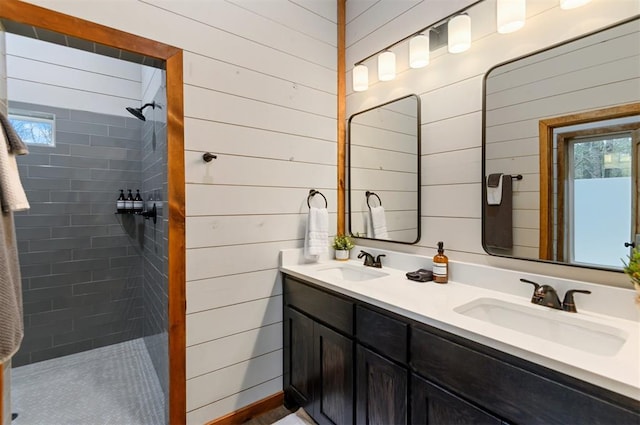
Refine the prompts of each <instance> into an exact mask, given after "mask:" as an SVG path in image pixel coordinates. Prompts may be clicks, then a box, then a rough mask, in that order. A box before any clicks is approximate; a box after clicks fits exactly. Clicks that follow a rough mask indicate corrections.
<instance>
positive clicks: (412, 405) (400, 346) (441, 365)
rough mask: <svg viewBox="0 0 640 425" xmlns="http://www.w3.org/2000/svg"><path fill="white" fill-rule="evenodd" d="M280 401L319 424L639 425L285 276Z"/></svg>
mask: <svg viewBox="0 0 640 425" xmlns="http://www.w3.org/2000/svg"><path fill="white" fill-rule="evenodd" d="M284 303H285V306H284V320H285V322H284V392H285V404H287V405H288V406H301V407H305V409H306V410H307V411H308V412H309V413H310V414H311V415H312V416H313V418H314V419H315V420H316V421H317V422H318V423H319V424H338V425H343V424H344V425H348V424H352V423H357V424H367V425H389V424H393V425H400V424H429V425H439V424H442V425H450V424H451V425H457V424H495V425H499V424H506V423H509V424H603V425H605V424H606V425H614V424H625V425H627V424H628V425H640V402H638V401H637V400H632V399H630V398H628V397H624V396H622V395H620V394H617V393H614V392H611V391H608V390H605V389H602V388H599V387H596V386H594V385H592V384H589V383H587V382H584V381H581V380H578V379H576V378H573V377H570V376H567V375H564V374H562V373H559V372H556V371H553V370H550V369H547V368H545V367H542V366H540V365H537V364H534V363H531V362H529V361H526V360H524V359H521V358H519V357H514V356H511V355H508V354H506V353H503V352H501V351H498V350H495V349H493V348H490V347H487V346H485V345H482V344H479V343H475V342H473V341H469V340H467V339H465V338H462V337H459V336H457V335H452V334H450V333H447V332H444V331H442V330H439V329H436V328H433V327H431V326H428V325H425V324H423V323H418V322H415V321H413V320H411V319H408V318H406V317H404V316H400V315H398V314H395V313H391V312H387V311H386V310H384V309H381V308H378V307H374V306H371V305H369V304H366V303H363V302H361V301H357V300H354V299H350V298H348V297H346V296H343V295H341V294H337V293H333V292H332V291H329V290H326V289H324V288H320V287H317V286H315V285H313V284H308V283H305V282H303V281H301V280H299V279H296V278H292V277H290V276H286V275H285V278H284Z"/></svg>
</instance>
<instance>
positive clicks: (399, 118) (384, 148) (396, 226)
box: [347, 94, 420, 244]
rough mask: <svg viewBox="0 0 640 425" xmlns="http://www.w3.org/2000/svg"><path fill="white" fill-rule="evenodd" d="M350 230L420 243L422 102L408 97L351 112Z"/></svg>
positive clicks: (380, 237)
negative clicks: (354, 112)
mask: <svg viewBox="0 0 640 425" xmlns="http://www.w3.org/2000/svg"><path fill="white" fill-rule="evenodd" d="M348 136H349V137H348V142H347V143H348V144H347V156H348V158H347V159H348V162H347V173H348V174H347V179H348V180H347V184H348V187H347V195H348V222H349V232H350V233H351V234H352V235H353V236H356V237H361V238H366V239H378V240H387V241H393V242H399V243H406V244H413V243H416V242H418V240H420V98H419V97H418V96H417V95H415V94H412V95H408V96H404V97H401V98H399V99H395V100H392V101H390V102H387V103H384V104H382V105H378V106H376V107H373V108H370V109H367V110H365V111H362V112H358V113H356V114H353V115H352V116H351V117H350V118H349V122H348Z"/></svg>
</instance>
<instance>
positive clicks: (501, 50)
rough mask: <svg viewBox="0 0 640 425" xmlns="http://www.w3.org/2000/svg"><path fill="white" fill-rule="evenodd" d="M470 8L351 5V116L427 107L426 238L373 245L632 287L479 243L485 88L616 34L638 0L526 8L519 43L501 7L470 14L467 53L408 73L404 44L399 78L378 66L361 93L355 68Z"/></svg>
mask: <svg viewBox="0 0 640 425" xmlns="http://www.w3.org/2000/svg"><path fill="white" fill-rule="evenodd" d="M471 3H473V1H472V0H458V1H442V0H407V1H402V2H397V1H394V0H380V1H374V0H349V1H348V2H347V40H346V42H347V53H346V57H347V116H350V115H351V114H353V113H356V112H358V111H362V110H364V109H367V108H370V107H373V106H375V105H376V104H380V103H383V102H386V101H389V100H392V99H395V98H398V97H401V96H404V95H407V94H410V93H416V94H418V95H419V96H420V98H421V101H422V123H421V124H422V126H421V127H422V128H421V131H422V154H423V156H422V187H421V190H422V239H421V241H420V242H419V243H418V244H417V245H413V246H399V245H389V244H382V243H372V242H367V243H368V244H371V245H373V246H377V247H380V248H382V249H384V248H387V249H397V250H402V251H408V252H414V253H419V254H424V255H425V265H428V263H429V260H430V258H431V257H432V256H433V255H434V254H435V246H436V243H437V241H439V240H442V241H444V242H445V248H446V252H447V253H448V255H449V257H450V258H452V259H454V260H456V259H457V260H463V261H470V262H474V263H480V264H491V265H496V266H501V267H506V268H511V269H518V270H523V271H525V270H526V271H534V272H540V273H547V274H553V275H558V276H572V277H574V278H578V279H584V280H587V281H599V282H607V283H610V284H617V285H625V284H626V280H625V279H624V277H623V276H622V274H621V273H610V272H598V271H595V272H594V271H593V270H580V269H578V268H570V267H562V266H555V265H548V264H539V263H533V262H528V261H519V260H511V259H503V258H498V257H490V256H488V255H486V254H485V253H484V250H483V248H482V243H481V181H482V178H481V146H482V122H481V121H482V96H483V94H482V84H483V77H484V74H485V73H486V72H487V71H488V70H489V69H490V68H491V67H493V66H494V65H496V64H498V63H502V62H505V61H508V60H510V59H513V58H516V57H519V56H522V55H525V54H528V53H531V52H533V51H536V50H539V49H542V48H544V47H547V46H549V45H552V44H556V43H559V42H561V41H563V40H567V39H570V38H573V37H576V36H579V35H581V34H584V33H586V32H591V31H594V30H596V29H599V28H602V27H605V26H608V25H611V24H613V23H615V22H618V21H620V20H623V19H625V18H628V17H631V16H634V15H636V14H638V13H640V3H639V2H638V1H636V0H592V1H591V3H589V4H587V5H585V6H583V7H581V8H578V9H573V10H567V11H564V10H561V9H560V8H559V4H558V3H559V2H558V1H557V0H529V1H527V22H526V25H525V27H524V28H522V29H521V30H519V31H517V32H515V33H512V34H505V35H503V34H497V33H496V32H495V25H496V23H495V7H496V1H495V0H486V1H484V2H482V3H480V4H478V5H476V6H474V7H473V8H471V9H470V10H469V15H470V16H471V21H472V24H471V26H472V40H473V42H472V45H471V48H470V50H468V51H466V52H464V53H460V54H449V53H447V52H446V47H444V48H440V49H438V50H436V51H434V52H432V54H431V63H430V64H429V65H428V66H427V67H425V68H422V69H409V68H408V64H407V62H408V59H407V56H408V52H407V51H408V47H407V43H403V44H400V45H399V46H397V47H395V48H393V49H392V50H393V51H394V52H395V53H396V55H397V64H398V75H397V77H396V79H395V80H393V81H390V82H379V81H377V76H376V63H375V57H374V58H372V59H370V60H368V61H367V62H366V63H365V65H367V66H368V67H369V81H370V85H369V90H367V91H365V92H360V93H354V92H353V91H352V89H351V70H352V68H353V64H354V62H357V61H359V60H361V59H362V58H364V57H366V56H369V55H370V54H372V53H375V52H376V51H378V50H380V49H383V48H384V47H386V46H387V45H389V44H391V43H393V42H395V41H397V40H400V39H402V38H404V37H405V36H407V35H409V34H411V33H412V32H414V31H418V30H419V29H421V28H423V27H425V26H428V25H430V24H432V23H435V22H438V21H439V20H441V19H442V18H444V17H446V16H447V15H449V14H451V13H453V12H455V11H456V10H459V9H460V8H462V7H464V6H466V5H469V4H471Z"/></svg>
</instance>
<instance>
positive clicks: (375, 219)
mask: <svg viewBox="0 0 640 425" xmlns="http://www.w3.org/2000/svg"><path fill="white" fill-rule="evenodd" d="M369 210H370V211H371V225H372V227H373V237H374V238H376V239H389V234H388V233H387V217H386V214H385V212H384V207H382V206H379V207H371V208H369Z"/></svg>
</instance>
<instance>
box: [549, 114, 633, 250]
mask: <svg viewBox="0 0 640 425" xmlns="http://www.w3.org/2000/svg"><path fill="white" fill-rule="evenodd" d="M638 114H640V102H638V103H629V104H626V105H619V106H614V107H610V108H603V109H596V110H593V111H587V112H581V113H577V114H571V115H564V116H560V117H553V118H548V119H544V120H540V121H539V122H538V130H539V133H538V134H539V138H540V144H539V146H540V248H539V255H540V259H541V260H553V131H554V130H555V129H556V128H558V127H566V126H570V125H576V124H584V123H588V122H592V121H602V120H607V119H613V118H622V117H628V116H632V115H638Z"/></svg>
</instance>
